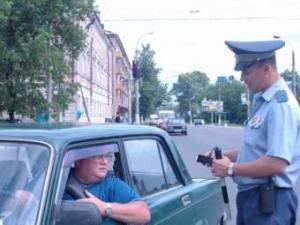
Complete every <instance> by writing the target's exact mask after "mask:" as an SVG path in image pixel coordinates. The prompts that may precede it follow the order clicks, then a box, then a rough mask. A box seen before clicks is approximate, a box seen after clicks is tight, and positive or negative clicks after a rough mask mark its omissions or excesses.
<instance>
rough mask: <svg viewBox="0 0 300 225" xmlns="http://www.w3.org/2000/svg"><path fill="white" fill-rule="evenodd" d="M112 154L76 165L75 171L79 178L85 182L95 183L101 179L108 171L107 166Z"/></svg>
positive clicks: (98, 156)
mask: <svg viewBox="0 0 300 225" xmlns="http://www.w3.org/2000/svg"><path fill="white" fill-rule="evenodd" d="M112 157H113V156H112V154H105V155H97V156H93V157H90V158H87V159H82V160H79V161H78V162H77V163H76V170H78V172H79V174H80V178H81V179H82V180H84V181H86V182H95V181H98V180H101V179H103V178H104V177H105V176H106V174H107V170H108V164H109V162H111V160H112Z"/></svg>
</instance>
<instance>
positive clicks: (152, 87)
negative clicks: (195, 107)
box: [137, 44, 170, 118]
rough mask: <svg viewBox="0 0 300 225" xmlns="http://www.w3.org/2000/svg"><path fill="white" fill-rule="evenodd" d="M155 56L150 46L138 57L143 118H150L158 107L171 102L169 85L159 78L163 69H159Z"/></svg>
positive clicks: (144, 48) (145, 47)
mask: <svg viewBox="0 0 300 225" xmlns="http://www.w3.org/2000/svg"><path fill="white" fill-rule="evenodd" d="M154 56H155V52H154V51H153V50H151V48H150V45H149V44H148V45H146V46H143V47H142V51H141V52H139V53H138V57H137V65H138V70H139V73H140V75H141V85H140V94H141V97H140V114H141V116H142V117H143V118H147V117H149V115H150V114H152V113H155V112H156V110H157V108H158V107H160V106H162V105H164V104H165V102H167V101H169V100H170V96H169V95H168V90H167V89H168V87H167V85H166V84H163V83H162V82H161V81H160V80H159V78H158V76H159V74H160V71H161V69H160V68H157V66H156V63H155V61H154Z"/></svg>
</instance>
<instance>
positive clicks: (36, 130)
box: [0, 124, 226, 225]
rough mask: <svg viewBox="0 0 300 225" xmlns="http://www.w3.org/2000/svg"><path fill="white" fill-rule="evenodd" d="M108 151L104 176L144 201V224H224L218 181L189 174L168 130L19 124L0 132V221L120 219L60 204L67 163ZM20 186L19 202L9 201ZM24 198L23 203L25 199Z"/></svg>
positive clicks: (84, 223)
mask: <svg viewBox="0 0 300 225" xmlns="http://www.w3.org/2000/svg"><path fill="white" fill-rule="evenodd" d="M103 145H105V146H106V147H107V148H109V149H110V150H112V149H113V152H114V161H113V163H112V164H111V165H110V170H109V173H111V174H112V175H114V176H117V177H119V178H121V179H123V180H125V181H126V182H128V183H129V184H130V185H131V186H132V187H133V188H134V189H135V190H136V191H137V192H138V193H139V195H140V196H141V198H142V199H143V200H145V201H146V203H147V204H148V207H149V209H150V212H151V221H150V222H149V223H148V224H149V225H150V224H153V225H154V224H157V225H158V224H160V225H192V224H195V225H196V224H197V225H201V224H203V225H217V224H225V222H226V221H223V218H224V203H223V196H222V189H221V182H220V180H219V179H200V178H199V179H192V178H191V176H190V175H189V172H188V170H187V168H186V166H185V164H184V162H183V160H182V158H181V156H180V155H179V153H178V151H177V149H176V146H175V144H174V143H173V142H172V140H171V139H170V137H169V135H168V134H167V133H166V132H165V131H163V130H161V129H158V128H156V127H149V126H133V125H121V124H111V125H87V126H61V125H51V126H41V125H40V126H27V125H16V126H14V127H4V128H3V127H2V128H1V129H0V225H100V224H103V225H106V224H121V223H119V222H117V221H112V220H107V219H106V218H101V215H100V213H99V211H98V209H97V208H96V206H94V205H93V204H91V203H83V202H78V201H62V196H63V193H64V191H65V189H66V181H67V177H68V174H69V172H70V169H71V168H72V166H73V165H74V161H76V160H78V159H83V158H86V157H91V156H93V155H96V154H97V153H98V154H99V152H97V149H98V148H97V147H98V146H103ZM19 190H26V193H27V192H28V193H29V194H28V195H27V200H26V204H24V202H21V201H20V200H19V199H18V198H16V194H17V193H18V191H19ZM28 199H30V200H28Z"/></svg>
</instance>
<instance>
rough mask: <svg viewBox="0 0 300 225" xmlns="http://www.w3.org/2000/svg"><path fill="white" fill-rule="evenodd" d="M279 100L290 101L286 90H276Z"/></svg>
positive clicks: (281, 101)
mask: <svg viewBox="0 0 300 225" xmlns="http://www.w3.org/2000/svg"><path fill="white" fill-rule="evenodd" d="M276 99H277V102H279V103H283V102H287V101H288V96H287V93H286V91H285V90H279V91H277V92H276Z"/></svg>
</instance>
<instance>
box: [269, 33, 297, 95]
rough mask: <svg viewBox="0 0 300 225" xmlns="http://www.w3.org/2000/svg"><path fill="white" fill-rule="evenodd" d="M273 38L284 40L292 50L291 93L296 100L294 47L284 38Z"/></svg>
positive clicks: (276, 36)
mask: <svg viewBox="0 0 300 225" xmlns="http://www.w3.org/2000/svg"><path fill="white" fill-rule="evenodd" d="M273 37H274V38H276V39H283V40H285V41H286V42H287V43H288V44H289V45H290V47H291V49H292V76H293V90H292V91H293V93H294V95H295V98H297V89H296V87H297V84H296V72H295V52H294V47H293V45H292V43H291V42H290V41H289V40H288V39H286V38H282V37H280V36H278V35H274V36H273Z"/></svg>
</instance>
